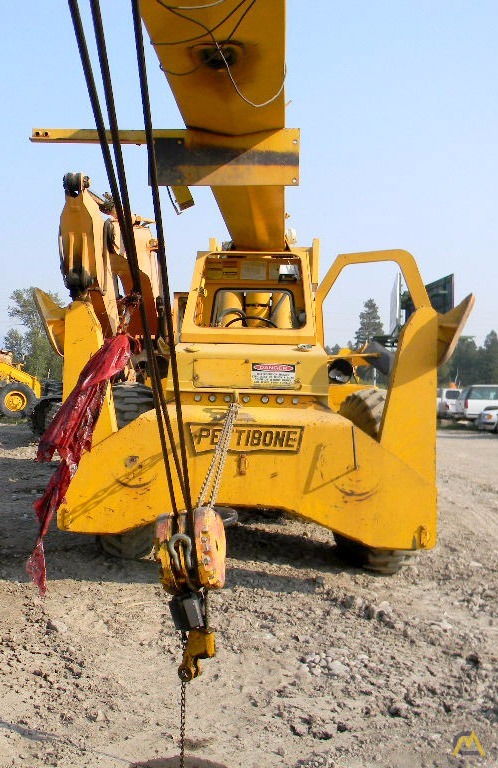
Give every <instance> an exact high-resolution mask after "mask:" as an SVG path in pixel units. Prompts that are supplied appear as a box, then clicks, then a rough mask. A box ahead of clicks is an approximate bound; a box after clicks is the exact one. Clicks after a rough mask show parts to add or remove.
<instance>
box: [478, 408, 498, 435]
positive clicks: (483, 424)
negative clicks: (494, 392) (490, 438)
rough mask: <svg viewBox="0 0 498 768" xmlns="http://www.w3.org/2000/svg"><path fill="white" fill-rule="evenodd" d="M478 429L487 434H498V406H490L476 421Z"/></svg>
mask: <svg viewBox="0 0 498 768" xmlns="http://www.w3.org/2000/svg"><path fill="white" fill-rule="evenodd" d="M476 424H477V429H482V430H485V431H486V432H498V405H488V407H487V408H485V409H484V410H483V411H481V413H480V414H479V416H478V417H477V420H476Z"/></svg>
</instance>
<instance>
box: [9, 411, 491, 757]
mask: <svg viewBox="0 0 498 768" xmlns="http://www.w3.org/2000/svg"><path fill="white" fill-rule="evenodd" d="M34 454H35V446H34V444H33V443H32V438H31V435H30V432H29V430H28V428H27V427H26V426H25V425H18V426H12V425H7V424H0V458H1V462H0V473H1V481H2V488H3V494H2V495H3V503H2V511H1V515H0V533H1V550H2V553H3V556H2V559H1V562H0V596H1V599H0V642H1V651H2V652H1V655H0V673H1V676H0V694H1V699H0V767H1V768H4V767H5V768H6V767H7V766H15V767H16V768H18V767H20V766H24V767H25V768H26V767H27V768H35V767H36V768H37V767H38V766H46V765H49V766H59V768H86V767H87V766H88V767H89V768H90V766H91V767H92V768H99V767H105V768H119V767H120V766H126V767H127V768H132V766H137V765H138V766H142V768H145V767H147V768H166V766H176V765H178V762H177V760H176V759H173V756H175V755H177V754H178V719H179V693H180V685H179V682H178V678H177V673H176V668H177V665H178V663H179V659H180V650H179V640H178V637H177V635H176V633H175V632H174V630H173V627H172V623H171V619H170V617H169V611H168V608H167V604H166V598H165V596H164V595H163V594H162V591H161V589H160V587H159V585H158V580H157V569H156V566H155V564H154V563H153V562H151V561H141V562H131V563H130V562H126V563H121V562H118V561H113V560H109V559H106V558H105V557H104V556H103V555H101V554H99V553H98V552H97V550H96V548H95V545H94V542H93V540H92V539H91V538H90V537H82V536H77V535H70V534H62V533H60V532H58V531H55V530H54V531H53V532H52V533H51V534H50V535H49V537H48V541H47V547H46V549H47V562H48V577H49V592H48V596H47V597H46V599H45V600H44V601H42V600H41V599H40V598H39V597H38V595H37V593H36V590H35V588H34V587H33V585H32V584H30V583H29V582H28V580H27V577H26V575H25V572H24V562H25V560H26V557H27V554H28V552H29V549H30V547H31V545H32V543H33V541H34V538H35V533H36V526H35V523H34V516H33V513H32V509H31V505H32V502H33V500H34V498H35V497H36V495H37V494H38V493H39V492H41V491H42V489H43V488H44V486H45V483H46V481H47V479H48V476H49V475H50V472H51V468H50V467H46V466H40V465H37V464H34V463H33V457H34ZM438 478H439V499H440V533H439V545H438V547H437V548H436V549H435V550H433V551H432V552H429V553H423V555H421V556H420V557H419V559H418V560H417V561H416V563H415V565H413V566H411V567H409V568H408V569H406V570H405V571H403V572H402V573H400V574H397V575H396V576H393V577H378V576H374V575H370V574H367V573H364V572H361V571H359V570H355V569H353V568H351V567H348V566H346V565H345V564H343V563H342V562H340V560H339V559H338V558H337V555H336V552H335V548H334V546H333V544H332V543H331V539H332V537H331V534H330V533H329V532H327V531H325V530H323V529H320V528H318V527H315V526H313V525H310V524H305V523H301V522H299V521H296V520H291V519H287V518H278V519H275V517H271V516H268V515H267V516H265V515H263V514H261V515H260V516H259V517H251V519H250V520H246V521H243V524H242V525H239V526H237V527H235V528H232V529H230V530H229V532H228V552H229V556H230V557H229V570H228V583H227V587H226V589H225V590H223V591H222V592H221V593H219V594H216V595H215V596H214V597H213V599H212V612H213V618H214V621H213V623H214V624H215V626H217V628H218V630H219V631H218V647H219V653H218V656H217V658H216V659H213V660H211V661H207V662H205V663H204V670H205V671H204V674H203V675H202V677H201V678H200V679H198V680H196V681H194V682H192V683H190V684H189V686H188V692H187V696H188V699H187V704H188V715H187V736H188V739H187V748H188V749H187V751H188V754H189V758H188V761H187V765H188V766H191V767H192V768H193V766H198V768H203V767H204V766H206V768H207V767H208V766H220V765H221V766H226V767H227V768H270V767H272V768H273V767H275V768H280V767H284V768H332V767H334V768H366V767H367V766H382V767H383V768H403V767H404V766H406V767H407V768H417V767H418V766H424V767H427V768H429V767H431V768H432V767H434V768H435V767H436V766H440V767H441V768H443V767H445V766H457V768H458V767H460V768H461V767H462V766H468V767H469V768H471V766H472V768H474V767H475V766H488V767H490V766H495V768H496V766H498V735H497V731H498V729H497V722H498V700H497V654H498V601H497V597H498V556H497V542H498V494H497V491H498V437H497V436H496V435H488V434H479V433H476V432H474V431H470V430H468V429H451V428H446V429H440V430H439V432H438ZM471 731H474V732H475V734H476V736H477V737H478V739H479V742H480V744H481V746H482V750H483V751H484V752H485V753H486V754H485V756H481V755H480V754H479V753H478V752H476V753H475V754H473V755H467V756H465V754H464V752H465V751H466V750H462V751H461V752H460V755H459V756H458V757H453V756H452V755H451V752H452V750H453V744H454V739H455V738H457V736H458V734H460V733H461V732H466V733H470V732H471ZM472 749H473V750H474V752H475V746H473V747H472Z"/></svg>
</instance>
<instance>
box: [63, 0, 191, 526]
mask: <svg viewBox="0 0 498 768" xmlns="http://www.w3.org/2000/svg"><path fill="white" fill-rule="evenodd" d="M68 4H69V10H70V13H71V18H72V22H73V28H74V32H75V36H76V41H77V44H78V49H79V53H80V58H81V62H82V66H83V72H84V75H85V80H86V85H87V89H88V94H89V97H90V102H91V106H92V110H93V114H94V119H95V123H96V127H97V132H98V135H99V140H100V145H101V150H102V155H103V159H104V165H105V168H106V172H107V176H108V180H109V184H110V187H111V194H112V196H113V201H114V204H115V208H116V215H117V218H118V223H119V226H120V229H121V232H122V237H123V241H124V245H125V250H126V253H127V256H128V262H129V265H130V272H131V276H132V281H133V287H134V290H135V291H136V292H137V293H139V294H140V295H141V280H140V270H139V268H138V260H137V255H136V247H135V239H134V236H133V224H132V222H131V211H129V209H128V213H129V216H126V215H125V212H124V210H123V204H122V197H121V194H120V190H119V187H118V183H117V180H116V174H115V171H114V165H113V162H112V157H111V153H110V149H109V143H108V141H107V134H106V129H105V124H104V119H103V115H102V110H101V108H100V102H99V97H98V92H97V88H96V85H95V79H94V76H93V70H92V65H91V61H90V56H89V53H88V46H87V44H86V38H85V32H84V29H83V24H82V21H81V15H80V12H79V7H78V0H68ZM97 10H98V11H99V9H98V8H97ZM92 14H93V8H92ZM98 15H99V16H100V13H98ZM97 45H98V43H97ZM98 47H99V46H98ZM111 96H112V93H111ZM113 128H114V132H113ZM111 133H112V134H113V141H114V140H115V138H116V136H115V134H116V125H114V126H111ZM117 144H119V130H118V131H117ZM115 146H116V144H115ZM125 181H126V180H125ZM125 192H126V187H125ZM126 198H127V199H128V197H127V195H126ZM140 313H141V318H142V323H143V326H144V333H145V341H146V351H147V356H148V358H149V359H150V360H151V363H152V366H151V367H152V370H151V374H152V375H151V380H152V383H153V387H152V390H153V395H154V404H155V409H156V416H157V422H158V430H159V436H160V442H161V449H162V453H163V458H164V465H165V471H166V476H167V482H168V489H169V492H170V496H171V501H172V506H173V511H174V513H175V514H176V515H177V514H178V508H177V504H176V498H175V492H174V485H173V478H172V474H171V467H170V464H169V461H168V448H167V445H166V439H165V433H164V426H163V415H162V413H161V407H162V403H161V401H160V399H159V397H158V391H159V389H160V387H159V386H158V382H157V375H156V374H157V361H156V360H155V354H154V350H153V348H152V341H151V335H150V327H149V323H148V318H147V314H146V310H145V307H144V304H143V301H141V302H140ZM154 363H156V364H155V365H154ZM155 379H156V380H155ZM164 419H165V421H166V426H167V428H168V436H169V439H170V445H171V453H172V456H173V459H174V462H175V465H176V469H177V473H178V478H179V481H180V485H181V486H182V491H183V478H182V475H181V471H180V466H179V461H178V455H177V452H176V446H175V442H174V437H173V433H172V429H171V425H170V424H169V414H168V412H167V408H166V409H165V412H164Z"/></svg>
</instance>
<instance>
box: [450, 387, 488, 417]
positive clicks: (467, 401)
mask: <svg viewBox="0 0 498 768" xmlns="http://www.w3.org/2000/svg"><path fill="white" fill-rule="evenodd" d="M488 405H498V384H472V386H470V387H466V388H465V389H463V390H462V391H461V392H460V394H459V396H458V398H457V400H455V413H454V416H453V418H455V419H468V421H475V420H476V419H477V417H478V416H479V414H480V413H481V411H483V410H484V409H485V408H486V407H487V406H488Z"/></svg>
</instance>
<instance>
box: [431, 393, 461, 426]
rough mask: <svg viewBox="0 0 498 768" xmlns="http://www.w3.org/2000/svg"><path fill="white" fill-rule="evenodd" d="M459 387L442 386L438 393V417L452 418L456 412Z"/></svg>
mask: <svg viewBox="0 0 498 768" xmlns="http://www.w3.org/2000/svg"><path fill="white" fill-rule="evenodd" d="M460 391H461V390H459V389H456V388H455V387H448V388H446V389H445V388H444V387H440V388H439V389H438V391H437V393H436V410H437V418H438V419H452V418H453V415H454V413H455V403H456V400H457V397H458V395H459V394H460Z"/></svg>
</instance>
